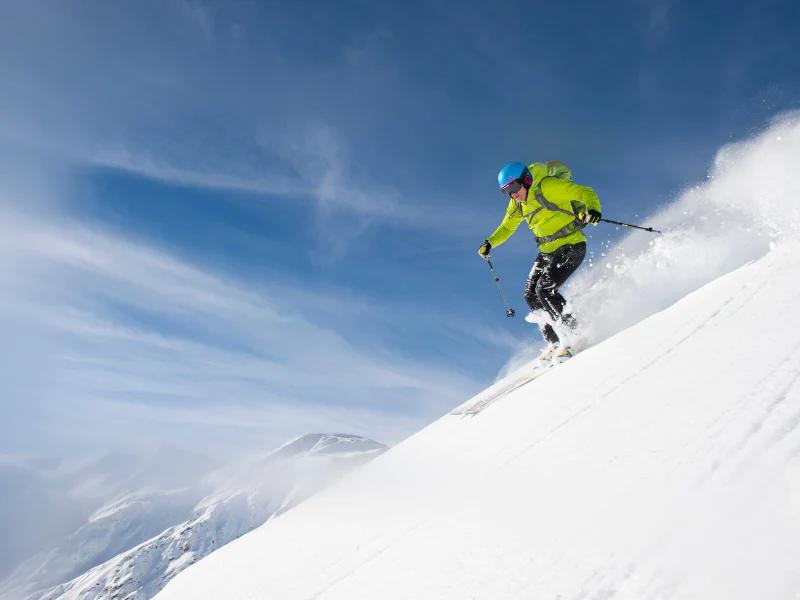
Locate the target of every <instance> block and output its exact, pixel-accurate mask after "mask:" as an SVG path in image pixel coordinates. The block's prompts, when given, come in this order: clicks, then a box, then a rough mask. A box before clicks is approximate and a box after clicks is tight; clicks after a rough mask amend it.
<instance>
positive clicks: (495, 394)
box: [450, 357, 570, 418]
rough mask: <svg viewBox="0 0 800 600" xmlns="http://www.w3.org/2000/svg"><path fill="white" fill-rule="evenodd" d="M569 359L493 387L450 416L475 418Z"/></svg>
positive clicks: (550, 362)
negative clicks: (488, 407) (490, 406)
mask: <svg viewBox="0 0 800 600" xmlns="http://www.w3.org/2000/svg"><path fill="white" fill-rule="evenodd" d="M569 358H570V357H562V358H560V359H557V360H553V361H548V362H547V363H544V364H536V365H534V366H533V371H532V372H531V371H528V372H527V373H525V374H524V375H522V376H520V377H517V378H515V379H514V380H513V381H511V382H508V383H506V384H504V385H502V386H499V387H498V384H495V385H493V386H492V387H490V388H489V389H487V390H485V391H484V392H482V393H480V394H478V395H477V396H476V397H475V398H473V399H472V400H471V401H470V402H467V403H466V404H464V405H462V406H459V407H458V408H456V409H455V410H452V411H451V412H450V414H451V415H454V416H460V417H462V418H463V417H474V416H475V415H477V414H478V413H480V412H481V411H482V410H483V409H485V408H486V407H487V406H489V405H491V404H494V403H495V402H497V401H498V400H500V399H501V398H503V397H505V396H507V395H508V394H510V393H511V392H514V391H516V390H518V389H519V388H521V387H523V386H525V385H527V384H529V383H530V382H531V381H533V380H534V379H537V378H538V377H541V376H542V375H544V374H545V373H547V372H548V371H549V370H550V369H552V368H553V367H555V366H556V365H559V364H561V363H563V362H566V361H567V360H569Z"/></svg>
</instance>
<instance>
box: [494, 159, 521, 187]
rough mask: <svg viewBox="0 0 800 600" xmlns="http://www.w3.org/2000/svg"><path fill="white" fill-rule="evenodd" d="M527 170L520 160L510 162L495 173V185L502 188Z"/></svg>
mask: <svg viewBox="0 0 800 600" xmlns="http://www.w3.org/2000/svg"><path fill="white" fill-rule="evenodd" d="M527 171H528V167H527V166H525V165H524V164H522V163H521V162H510V163H508V164H507V165H506V166H504V167H503V168H502V169H500V172H499V173H498V174H497V185H498V186H500V189H501V190H502V189H503V188H504V187H506V186H507V185H508V184H509V183H511V182H513V181H516V180H517V179H520V178H521V177H522V176H523V175H524V174H525V173H526V172H527Z"/></svg>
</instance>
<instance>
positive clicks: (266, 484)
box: [3, 434, 385, 600]
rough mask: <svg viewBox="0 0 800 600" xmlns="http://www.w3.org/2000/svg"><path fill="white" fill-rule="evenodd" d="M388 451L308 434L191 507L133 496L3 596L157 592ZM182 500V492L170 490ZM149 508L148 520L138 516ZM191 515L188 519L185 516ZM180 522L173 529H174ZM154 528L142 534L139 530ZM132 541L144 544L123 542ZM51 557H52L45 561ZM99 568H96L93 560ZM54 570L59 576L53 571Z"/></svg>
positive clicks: (221, 480)
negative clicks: (62, 570)
mask: <svg viewBox="0 0 800 600" xmlns="http://www.w3.org/2000/svg"><path fill="white" fill-rule="evenodd" d="M384 450H385V446H383V445H382V444H379V443H377V442H373V441H372V440H368V439H366V438H362V437H358V436H349V435H345V434H335V435H328V434H310V435H306V436H302V437H300V438H297V439H296V440H293V441H292V442H289V443H288V444H285V445H284V446H282V447H281V448H279V449H278V450H277V451H273V452H271V453H269V454H267V455H265V456H264V457H263V458H260V459H257V460H253V461H250V462H248V463H247V464H245V465H242V466H240V467H239V468H237V469H233V470H231V469H229V468H228V469H226V470H225V471H224V474H218V475H217V479H218V481H217V482H216V486H215V489H214V491H212V492H211V493H209V494H208V495H207V496H205V497H204V498H202V499H201V500H200V501H199V502H197V501H196V500H195V504H194V509H192V508H191V507H189V508H188V509H187V508H186V507H184V506H183V505H182V504H181V503H178V502H176V503H175V506H176V510H168V508H169V506H167V507H164V506H161V507H160V508H162V509H163V510H155V509H154V508H153V507H152V504H153V503H154V501H155V500H156V499H157V498H160V497H162V496H167V497H169V496H171V495H170V494H166V495H165V494H159V495H154V494H133V495H126V496H124V497H123V498H120V499H119V500H117V501H115V502H113V503H111V504H109V505H108V506H105V507H103V508H102V509H101V510H99V511H98V512H96V513H95V514H94V515H92V517H91V518H90V520H89V521H88V522H87V524H86V525H84V526H83V527H82V528H81V529H80V530H79V531H78V532H77V533H76V534H75V535H74V536H73V537H75V538H76V539H78V540H79V541H80V543H79V544H78V548H79V549H80V551H81V552H83V553H84V554H86V556H77V555H70V556H53V557H52V559H51V560H49V561H48V560H45V561H44V562H43V565H42V566H41V567H40V568H39V569H37V570H34V571H33V572H27V573H25V574H26V575H27V578H26V577H19V578H17V579H16V580H15V581H11V582H9V584H8V585H7V587H6V589H5V592H4V593H5V595H4V596H3V597H8V598H9V599H10V598H22V597H25V598H29V599H30V600H34V599H41V600H45V599H46V600H55V599H57V598H58V599H64V600H66V599H68V598H70V599H71V598H75V599H77V598H80V599H81V600H88V599H93V600H94V599H97V600H99V599H111V598H129V599H131V600H133V599H138V600H143V599H146V598H151V597H152V596H153V595H155V594H156V593H157V592H158V591H159V590H160V589H161V588H162V587H163V586H164V585H165V584H166V583H167V582H168V581H169V580H170V579H172V577H174V576H175V575H177V574H178V573H180V572H181V571H182V570H183V569H185V568H186V567H187V566H189V565H190V564H192V563H194V562H196V561H198V560H200V559H201V558H203V557H204V556H206V555H207V554H209V553H211V552H213V551H214V550H216V549H217V548H219V547H221V546H223V545H225V544H226V543H228V542H229V541H230V540H233V539H235V538H237V537H239V536H241V535H242V534H244V533H246V532H248V531H250V530H252V529H253V528H255V527H258V526H259V525H262V524H263V523H264V522H266V521H267V520H268V519H270V518H272V517H273V516H275V515H277V514H280V513H282V512H284V511H286V510H288V509H289V508H291V507H292V506H294V505H295V504H297V503H298V502H301V501H302V500H304V499H305V498H307V497H308V496H309V495H311V494H312V493H314V492H315V491H316V490H317V489H319V488H320V487H321V486H323V485H326V484H327V483H328V482H330V481H332V480H334V479H335V478H337V477H339V476H341V474H342V473H344V472H346V471H347V470H349V469H352V468H354V467H356V466H359V465H361V464H363V463H364V462H366V461H368V460H370V459H372V458H373V457H374V456H377V455H378V454H380V453H381V452H383V451H384ZM175 494H177V495H179V493H177V492H176V493H175ZM148 508H149V510H150V513H152V514H150V515H147V514H145V515H142V514H140V513H141V511H142V510H148ZM187 515H190V518H189V519H186V516H187ZM176 523H177V524H176ZM142 527H148V528H149V529H150V530H152V529H153V528H155V527H157V529H156V530H155V531H152V533H150V534H149V535H146V536H144V537H142V536H141V534H140V532H137V529H139V528H142ZM132 536H135V537H138V538H139V539H140V540H141V539H143V540H146V541H143V542H141V543H139V542H137V543H136V544H135V545H133V544H129V545H127V546H125V544H126V543H128V542H129V541H130V539H135V538H132ZM95 546H96V547H97V548H99V549H100V550H102V551H103V552H106V553H107V552H108V551H109V549H114V548H119V549H118V550H117V551H116V552H113V553H112V555H111V556H112V558H110V559H108V560H104V561H103V562H102V564H99V565H97V566H95V567H93V568H91V569H89V570H87V571H86V572H85V573H82V574H80V575H78V576H77V577H75V576H73V577H74V578H71V580H69V581H67V580H66V579H65V580H63V581H65V582H64V583H61V584H59V585H56V586H54V587H52V588H51V589H49V590H47V591H41V589H39V590H38V591H34V590H35V589H36V582H37V581H42V580H46V577H47V576H48V575H49V576H51V577H52V575H53V574H52V573H48V572H47V570H48V568H49V569H53V568H57V567H58V566H59V565H60V564H62V563H63V562H65V558H69V559H70V560H71V561H77V562H76V564H78V565H81V564H87V561H88V560H90V559H91V558H92V557H93V556H96V555H97V552H98V551H99V550H96V549H94V548H95ZM48 558H49V557H48ZM95 564H97V563H95ZM57 573H58V571H57Z"/></svg>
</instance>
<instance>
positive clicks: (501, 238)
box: [486, 199, 522, 248]
mask: <svg viewBox="0 0 800 600" xmlns="http://www.w3.org/2000/svg"><path fill="white" fill-rule="evenodd" d="M520 223H522V213H521V212H520V209H519V208H517V203H516V201H515V200H513V199H512V200H511V201H510V202H509V203H508V208H506V214H505V216H504V217H503V221H502V222H501V223H500V226H499V227H498V228H497V229H495V230H494V233H493V234H492V235H490V236H489V237H488V238H486V239H487V240H489V243H490V244H491V245H492V248H496V247H497V246H499V245H500V244H502V243H503V242H505V241H506V240H507V239H508V238H510V237H511V234H513V233H514V232H515V231H516V230H517V227H519V224H520Z"/></svg>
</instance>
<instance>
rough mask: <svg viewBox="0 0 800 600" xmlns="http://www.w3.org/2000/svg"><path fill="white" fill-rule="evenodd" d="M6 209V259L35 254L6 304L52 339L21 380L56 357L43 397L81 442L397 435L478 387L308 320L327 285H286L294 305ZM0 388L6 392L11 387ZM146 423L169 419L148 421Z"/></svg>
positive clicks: (119, 242) (83, 230)
mask: <svg viewBox="0 0 800 600" xmlns="http://www.w3.org/2000/svg"><path fill="white" fill-rule="evenodd" d="M3 216H4V219H3V222H4V225H5V227H4V230H5V231H4V234H5V235H4V236H3V238H2V239H3V242H2V245H1V246H0V255H2V257H4V258H5V259H6V260H4V261H3V263H4V264H10V263H11V264H15V265H17V267H19V266H20V265H21V264H23V263H24V264H25V265H26V267H25V268H24V269H21V270H20V269H18V273H17V274H18V276H19V275H21V274H22V273H23V272H24V275H23V276H19V277H18V278H17V279H16V280H15V283H14V286H13V287H14V289H15V290H16V298H15V299H14V301H13V303H12V305H7V306H6V307H5V311H4V315H9V314H11V313H12V309H13V311H14V312H16V313H17V314H24V316H25V319H26V320H27V321H29V322H32V323H35V324H36V325H35V328H36V329H37V330H39V331H40V332H41V333H42V335H43V339H46V342H47V343H46V344H43V345H42V346H41V348H40V350H41V352H34V353H30V354H28V355H27V359H26V360H27V361H28V364H27V367H26V368H24V369H22V371H21V372H23V373H25V374H26V377H23V378H21V379H22V380H21V381H20V380H18V381H16V383H15V385H16V386H17V389H19V387H20V386H24V385H25V384H26V383H27V381H30V378H31V377H32V375H33V373H34V372H36V369H37V365H41V364H44V363H45V362H46V363H48V367H47V371H48V379H50V380H51V381H52V386H51V387H50V388H49V389H47V390H41V391H40V394H39V397H40V399H41V397H42V395H47V394H49V395H50V397H49V398H47V399H44V400H41V401H42V402H44V403H45V404H47V405H48V406H51V405H52V404H56V403H57V404H58V407H57V409H56V410H55V412H54V413H53V414H52V416H53V417H54V418H55V419H57V420H58V419H61V420H66V422H61V423H60V426H63V427H64V429H65V430H64V431H62V432H61V434H62V435H69V434H74V433H76V432H72V431H69V429H70V428H75V429H76V430H78V431H79V432H80V433H79V438H80V439H83V440H84V441H87V440H89V439H91V438H93V437H94V438H96V440H98V441H101V440H102V442H101V443H105V442H111V441H112V440H114V439H116V441H118V442H119V441H122V440H123V439H125V438H127V440H128V441H131V439H130V438H131V437H134V438H135V437H136V436H137V435H146V432H147V430H148V429H150V431H151V432H155V431H159V432H160V435H166V434H167V432H168V431H169V430H170V427H178V426H179V427H180V430H181V431H182V433H181V435H182V436H188V437H191V436H192V434H190V433H188V432H190V431H193V432H194V433H195V434H198V433H208V431H207V429H208V427H211V426H214V425H213V424H215V423H217V425H216V426H218V427H219V428H220V429H221V430H224V431H225V432H226V434H225V435H221V434H220V432H219V431H218V432H216V433H212V437H214V438H217V439H218V438H220V437H224V438H226V439H227V441H226V442H225V443H233V440H235V438H236V437H237V436H240V435H242V433H241V429H247V430H253V429H257V430H259V431H260V432H261V435H265V436H269V437H270V438H271V439H270V440H269V443H279V442H280V441H282V440H283V439H285V438H286V437H287V436H290V435H295V434H301V433H305V432H306V431H308V429H309V428H310V427H313V429H315V430H325V431H330V430H339V429H342V430H345V431H353V430H354V429H356V431H355V432H356V433H362V434H365V435H370V434H371V435H373V436H375V437H380V436H379V435H376V433H375V432H377V433H379V434H381V435H388V436H391V439H390V440H388V441H396V440H397V439H398V438H401V437H403V436H404V435H406V434H408V433H411V432H412V431H414V430H415V429H417V428H419V427H420V426H421V425H423V424H424V423H425V422H427V421H429V420H431V419H432V418H434V417H436V416H437V415H438V414H440V413H442V412H444V411H446V410H447V408H448V407H449V406H452V405H453V404H455V403H456V402H457V401H459V400H460V399H462V398H463V396H464V395H465V394H468V393H469V392H470V391H471V390H472V389H475V388H476V387H477V386H478V383H477V382H475V381H472V380H470V379H468V378H466V377H463V376H459V375H455V374H453V373H451V372H449V371H447V370H438V369H436V368H435V367H430V366H428V365H426V364H424V363H422V362H413V361H410V360H408V359H405V358H402V357H397V356H391V355H390V354H386V353H385V352H382V351H377V352H376V351H375V348H370V347H356V346H354V345H353V344H352V343H350V342H349V341H348V339H347V336H346V331H343V332H337V331H335V330H334V329H332V328H326V327H321V326H319V325H316V324H314V323H312V322H309V321H308V320H306V319H304V318H303V316H302V312H303V311H302V307H299V308H300V310H298V306H297V302H298V299H301V301H302V298H304V297H305V298H306V300H307V301H309V302H311V301H314V302H324V301H325V299H324V298H323V297H319V296H315V297H312V296H311V295H309V294H307V293H305V292H303V291H302V290H299V291H294V292H292V291H291V290H289V291H288V292H287V297H289V298H290V299H291V300H290V301H291V303H292V306H294V308H293V309H290V308H288V307H287V304H288V302H287V301H285V300H283V299H282V294H283V292H282V289H281V288H280V287H278V286H269V285H268V284H267V285H263V286H261V285H252V284H245V283H243V282H242V281H237V280H235V279H233V278H230V277H224V276H221V275H219V274H215V273H209V272H205V271H203V270H201V269H200V268H198V267H196V266H194V265H191V264H189V263H187V262H185V261H183V260H180V259H178V258H176V257H175V256H172V255H170V254H168V253H166V252H164V251H162V250H159V249H157V248H154V247H151V246H148V245H146V244H143V243H141V242H136V241H131V240H125V239H121V238H120V237H119V236H118V235H114V236H112V235H109V234H107V233H105V232H103V231H100V230H97V229H91V228H88V227H86V226H82V225H80V224H78V223H75V222H72V221H68V220H64V219H63V218H61V219H59V220H58V221H57V222H55V221H52V220H50V221H48V220H42V219H41V218H32V217H29V216H27V217H23V216H20V215H19V214H14V213H11V212H6V213H5V214H4V215H3ZM20 261H21V262H20ZM17 343H18V342H17V340H12V339H8V338H6V339H5V341H4V343H3V348H2V350H3V351H4V352H5V353H12V352H14V349H15V347H16V345H17ZM34 357H35V359H34ZM53 394H55V395H56V397H53ZM4 395H5V396H6V397H7V398H11V397H12V396H14V390H11V389H6V391H5V394H4ZM136 407H138V408H136ZM7 408H8V407H7ZM122 415H129V416H132V417H134V418H136V419H139V420H138V422H135V423H134V422H126V421H125V419H124V418H123V416H122ZM143 415H148V417H147V418H146V419H143ZM221 415H227V416H226V417H225V418H221ZM254 415H261V417H260V418H255V417H254ZM151 421H159V422H160V427H155V426H153V427H147V426H145V424H146V422H151ZM101 423H102V428H101V431H93V429H96V428H97V427H98V426H99V425H100V424H101ZM200 425H202V426H200ZM48 426H49V427H51V428H52V427H55V428H56V429H58V427H59V423H56V422H51V423H49V425H48ZM134 432H135V433H134ZM245 437H247V438H248V439H249V440H251V441H253V440H254V439H255V438H256V436H255V435H253V434H248V435H246V436H245ZM220 441H221V440H220ZM240 441H241V440H240ZM264 442H265V443H267V441H266V440H264Z"/></svg>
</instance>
